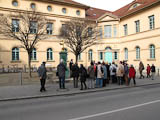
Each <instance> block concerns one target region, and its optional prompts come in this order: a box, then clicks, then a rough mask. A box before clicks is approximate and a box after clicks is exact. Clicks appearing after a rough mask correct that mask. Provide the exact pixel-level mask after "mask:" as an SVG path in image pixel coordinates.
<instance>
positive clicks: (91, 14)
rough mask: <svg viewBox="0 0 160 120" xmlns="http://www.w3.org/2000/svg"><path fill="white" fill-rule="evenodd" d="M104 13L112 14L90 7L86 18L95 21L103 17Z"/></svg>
mask: <svg viewBox="0 0 160 120" xmlns="http://www.w3.org/2000/svg"><path fill="white" fill-rule="evenodd" d="M105 13H112V12H111V11H107V10H102V9H98V8H92V7H91V8H89V9H88V10H87V11H86V18H88V19H94V20H95V19H98V18H100V17H101V16H103V15H104V14H105Z"/></svg>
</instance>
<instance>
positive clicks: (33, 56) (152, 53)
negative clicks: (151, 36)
mask: <svg viewBox="0 0 160 120" xmlns="http://www.w3.org/2000/svg"><path fill="white" fill-rule="evenodd" d="M149 50H150V59H155V46H154V45H150V47H149ZM124 54H125V56H124V57H125V58H124V59H125V60H128V48H125V49H124ZM117 59H118V53H117V52H116V51H115V52H114V60H117ZM136 59H137V60H139V59H140V47H138V46H137V47H136ZM12 60H13V61H17V60H19V48H13V49H12ZM31 60H37V51H36V49H35V48H34V49H33V51H32V54H31ZM47 60H53V51H52V48H48V49H47ZM78 60H81V54H80V55H79V56H78ZM88 60H89V61H91V60H93V51H92V50H89V51H88ZM99 60H104V58H103V52H100V53H99Z"/></svg>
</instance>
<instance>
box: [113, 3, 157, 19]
mask: <svg viewBox="0 0 160 120" xmlns="http://www.w3.org/2000/svg"><path fill="white" fill-rule="evenodd" d="M157 2H159V0H134V1H133V2H131V3H130V4H128V5H126V6H124V7H122V8H120V9H118V10H116V11H114V12H113V14H115V15H117V16H118V17H124V16H126V15H129V14H131V13H134V12H136V11H138V10H141V9H142V8H145V7H147V6H150V5H152V4H154V3H157ZM136 3H138V4H140V5H139V6H137V7H135V8H133V9H130V7H132V6H133V5H134V4H136Z"/></svg>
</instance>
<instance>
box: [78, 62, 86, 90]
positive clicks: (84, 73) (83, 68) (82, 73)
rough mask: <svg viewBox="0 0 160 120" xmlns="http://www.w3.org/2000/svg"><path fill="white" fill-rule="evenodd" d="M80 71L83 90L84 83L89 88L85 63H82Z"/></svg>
mask: <svg viewBox="0 0 160 120" xmlns="http://www.w3.org/2000/svg"><path fill="white" fill-rule="evenodd" d="M79 73H80V81H81V89H80V90H83V85H84V87H85V89H87V85H86V77H87V70H86V68H85V67H83V64H81V65H80V69H79Z"/></svg>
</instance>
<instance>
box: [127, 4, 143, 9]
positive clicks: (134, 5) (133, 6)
mask: <svg viewBox="0 0 160 120" xmlns="http://www.w3.org/2000/svg"><path fill="white" fill-rule="evenodd" d="M140 5H141V4H139V3H134V4H133V5H132V6H131V7H130V8H129V10H132V9H134V8H136V7H138V6H140Z"/></svg>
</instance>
